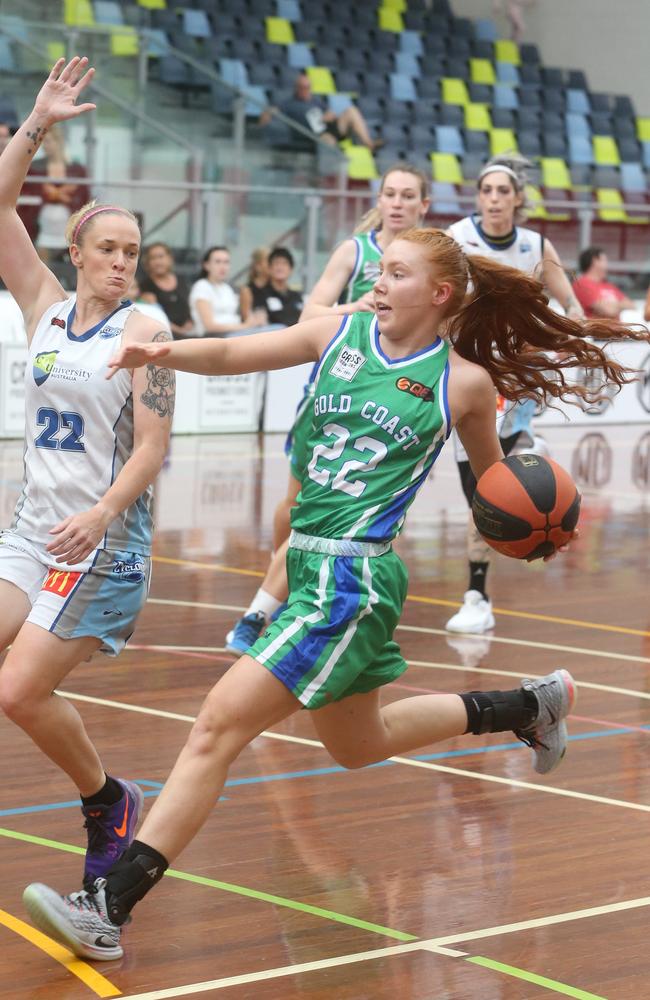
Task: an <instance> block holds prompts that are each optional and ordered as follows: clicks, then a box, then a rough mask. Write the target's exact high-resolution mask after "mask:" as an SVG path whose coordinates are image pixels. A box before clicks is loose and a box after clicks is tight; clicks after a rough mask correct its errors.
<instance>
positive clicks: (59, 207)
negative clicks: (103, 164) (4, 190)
mask: <svg viewBox="0 0 650 1000" xmlns="http://www.w3.org/2000/svg"><path fill="white" fill-rule="evenodd" d="M42 149H43V152H44V154H45V155H44V156H40V157H38V159H36V160H34V161H33V163H32V166H31V168H30V171H29V174H28V179H27V182H26V183H25V185H24V186H23V190H22V194H29V195H39V196H40V197H41V198H42V202H41V204H40V205H26V206H24V207H23V209H22V210H20V209H19V214H20V216H21V218H22V220H23V223H24V224H25V228H26V229H27V232H28V233H29V235H30V237H31V239H32V242H33V243H35V244H36V247H37V249H38V252H39V256H40V257H41V259H42V260H45V261H47V260H48V259H49V255H50V251H51V250H65V249H66V242H65V239H64V236H63V234H64V232H65V227H66V223H67V221H68V219H69V217H70V216H71V215H72V214H73V213H74V212H78V211H79V209H80V208H81V207H82V205H84V204H85V203H86V202H87V201H89V200H90V199H91V194H90V188H89V187H88V185H86V184H74V183H72V184H50V183H49V182H47V183H38V184H37V183H33V180H32V179H33V178H34V177H35V176H41V177H52V178H62V177H79V178H81V177H86V176H87V174H86V171H85V168H84V167H83V166H82V165H81V164H80V163H74V162H70V160H69V158H68V155H67V153H66V149H65V140H64V137H63V132H62V131H61V130H60V129H59V128H57V127H56V126H55V127H54V128H51V129H49V130H48V131H47V132H46V133H45V138H44V139H43V146H42Z"/></svg>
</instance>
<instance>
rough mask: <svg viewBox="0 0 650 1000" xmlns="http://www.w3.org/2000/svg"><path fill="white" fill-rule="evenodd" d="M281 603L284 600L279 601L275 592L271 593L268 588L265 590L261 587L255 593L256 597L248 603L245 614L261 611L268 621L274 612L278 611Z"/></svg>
mask: <svg viewBox="0 0 650 1000" xmlns="http://www.w3.org/2000/svg"><path fill="white" fill-rule="evenodd" d="M281 604H282V601H278V599H277V598H276V597H274V596H273V594H269V592H268V590H264V588H263V587H260V589H259V590H258V591H257V593H256V594H255V597H254V598H253V600H252V601H251V603H250V604H249V605H248V607H247V609H246V611H244V615H254V614H257V613H261V614H263V615H264V617H265V618H266V620H267V621H268V620H269V618H270V617H271V615H272V614H273V612H274V611H277V610H278V608H279V607H280V605H281Z"/></svg>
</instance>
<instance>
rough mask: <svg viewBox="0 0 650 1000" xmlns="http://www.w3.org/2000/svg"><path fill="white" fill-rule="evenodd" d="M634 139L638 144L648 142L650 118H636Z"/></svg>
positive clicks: (649, 140) (649, 139) (649, 138)
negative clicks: (635, 138)
mask: <svg viewBox="0 0 650 1000" xmlns="http://www.w3.org/2000/svg"><path fill="white" fill-rule="evenodd" d="M636 137H637V139H638V140H639V142H650V118H637V120H636Z"/></svg>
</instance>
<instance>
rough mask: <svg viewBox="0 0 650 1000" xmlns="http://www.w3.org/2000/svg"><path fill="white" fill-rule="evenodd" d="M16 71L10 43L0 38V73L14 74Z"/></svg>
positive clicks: (6, 39)
mask: <svg viewBox="0 0 650 1000" xmlns="http://www.w3.org/2000/svg"><path fill="white" fill-rule="evenodd" d="M17 69H18V67H17V64H16V59H15V57H14V52H13V49H12V47H11V42H10V41H9V39H8V38H2V37H1V36H0V73H15V72H16V71H17Z"/></svg>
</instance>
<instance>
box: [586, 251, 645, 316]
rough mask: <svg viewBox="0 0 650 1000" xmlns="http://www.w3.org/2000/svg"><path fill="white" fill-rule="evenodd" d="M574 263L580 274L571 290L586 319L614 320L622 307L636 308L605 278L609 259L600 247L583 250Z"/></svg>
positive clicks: (630, 300) (621, 310)
mask: <svg viewBox="0 0 650 1000" xmlns="http://www.w3.org/2000/svg"><path fill="white" fill-rule="evenodd" d="M578 266H579V268H580V277H579V278H576V280H575V281H574V282H573V291H574V292H575V294H576V298H577V299H578V302H579V303H580V305H581V306H582V308H583V309H584V311H585V316H586V317H587V318H588V319H597V318H598V317H600V316H607V317H609V318H610V319H612V318H613V319H618V317H619V316H620V314H621V313H622V312H623V310H624V309H636V306H635V305H634V302H633V301H632V299H629V298H628V297H627V295H624V294H623V292H622V291H621V290H620V288H617V287H616V285H612V284H610V283H609V282H608V281H607V268H608V266H609V261H608V260H607V254H606V253H605V251H604V250H603V248H602V247H587V249H586V250H583V251H582V253H581V254H580V257H579V258H578Z"/></svg>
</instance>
